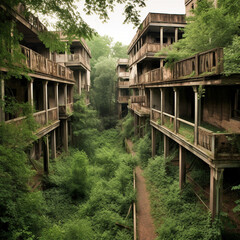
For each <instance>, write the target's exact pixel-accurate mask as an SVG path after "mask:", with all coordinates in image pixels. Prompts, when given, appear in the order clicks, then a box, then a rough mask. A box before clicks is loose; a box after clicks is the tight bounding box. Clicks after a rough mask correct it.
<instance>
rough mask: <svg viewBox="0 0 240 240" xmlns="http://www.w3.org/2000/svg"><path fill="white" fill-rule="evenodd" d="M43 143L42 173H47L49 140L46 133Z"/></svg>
mask: <svg viewBox="0 0 240 240" xmlns="http://www.w3.org/2000/svg"><path fill="white" fill-rule="evenodd" d="M44 138H45V139H44V140H43V144H44V156H43V168H44V173H45V174H48V173H49V141H48V135H46V136H44Z"/></svg>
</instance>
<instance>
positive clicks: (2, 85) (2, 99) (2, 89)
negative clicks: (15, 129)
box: [0, 79, 5, 122]
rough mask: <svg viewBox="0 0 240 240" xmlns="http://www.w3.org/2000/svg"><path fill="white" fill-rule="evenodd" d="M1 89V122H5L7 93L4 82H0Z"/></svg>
mask: <svg viewBox="0 0 240 240" xmlns="http://www.w3.org/2000/svg"><path fill="white" fill-rule="evenodd" d="M0 84H1V89H0V101H1V102H0V122H4V121H5V112H4V98H5V91H4V80H3V79H1V80H0Z"/></svg>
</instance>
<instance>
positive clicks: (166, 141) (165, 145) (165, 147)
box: [163, 135, 169, 158]
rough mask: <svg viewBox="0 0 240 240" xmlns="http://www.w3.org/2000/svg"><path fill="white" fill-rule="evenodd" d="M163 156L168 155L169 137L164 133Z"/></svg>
mask: <svg viewBox="0 0 240 240" xmlns="http://www.w3.org/2000/svg"><path fill="white" fill-rule="evenodd" d="M163 147H164V158H167V157H168V156H169V137H167V136H166V135H164V137H163Z"/></svg>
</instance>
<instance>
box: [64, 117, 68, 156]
mask: <svg viewBox="0 0 240 240" xmlns="http://www.w3.org/2000/svg"><path fill="white" fill-rule="evenodd" d="M63 148H64V151H65V152H67V151H68V121H67V119H64V120H63Z"/></svg>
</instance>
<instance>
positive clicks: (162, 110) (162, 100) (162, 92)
mask: <svg viewBox="0 0 240 240" xmlns="http://www.w3.org/2000/svg"><path fill="white" fill-rule="evenodd" d="M160 91H161V125H163V124H164V119H163V112H164V110H165V109H164V107H165V92H164V89H163V88H160Z"/></svg>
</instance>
